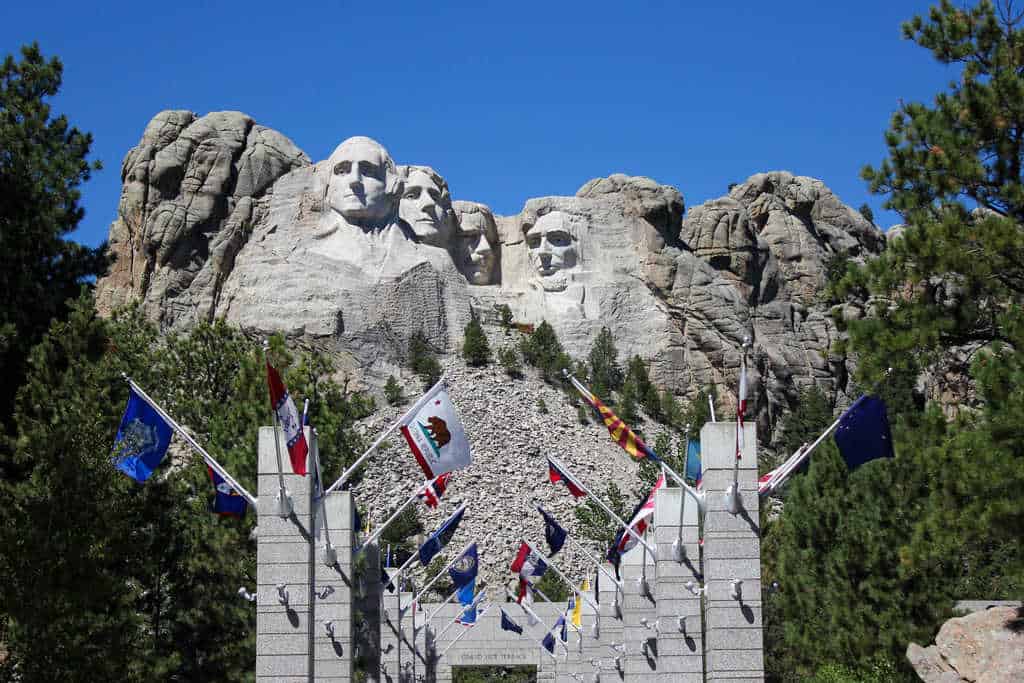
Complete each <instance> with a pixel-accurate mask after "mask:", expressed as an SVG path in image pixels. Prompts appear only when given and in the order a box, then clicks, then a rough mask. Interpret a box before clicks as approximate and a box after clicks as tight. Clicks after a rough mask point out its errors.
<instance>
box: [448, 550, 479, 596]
mask: <svg viewBox="0 0 1024 683" xmlns="http://www.w3.org/2000/svg"><path fill="white" fill-rule="evenodd" d="M477 567H478V563H477V555H476V543H474V544H473V545H471V546H469V548H467V549H466V552H464V553H462V555H461V556H460V557H459V559H457V560H455V562H454V563H453V564H452V566H451V567H449V568H448V576H450V577H451V580H452V584H453V585H454V586H455V587H456V588H459V589H462V588H465V587H466V586H469V585H471V584H475V583H476V574H477ZM460 595H461V593H460ZM469 596H470V599H471V600H472V598H473V591H470V592H469Z"/></svg>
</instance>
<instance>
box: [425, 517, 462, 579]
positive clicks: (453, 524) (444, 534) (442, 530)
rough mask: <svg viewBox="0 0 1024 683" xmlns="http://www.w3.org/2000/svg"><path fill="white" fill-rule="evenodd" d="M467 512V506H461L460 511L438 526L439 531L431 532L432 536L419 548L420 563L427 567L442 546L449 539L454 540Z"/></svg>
mask: <svg viewBox="0 0 1024 683" xmlns="http://www.w3.org/2000/svg"><path fill="white" fill-rule="evenodd" d="M465 512H466V508H464V507H461V508H459V510H458V512H456V513H455V514H454V515H452V516H451V517H449V518H448V519H446V520H444V522H442V523H441V526H440V527H438V528H437V531H435V532H434V533H432V534H430V538H428V539H427V540H426V541H424V542H423V545H421V546H420V549H419V555H420V564H422V565H423V566H424V567H426V566H427V565H428V564H430V561H431V560H432V559H434V555H437V554H438V553H439V552H441V549H442V548H444V547H445V546H446V545H448V541H450V540H452V536H454V535H455V531H456V529H458V528H459V522H461V521H462V515H463V514H464V513H465Z"/></svg>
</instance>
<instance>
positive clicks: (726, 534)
mask: <svg viewBox="0 0 1024 683" xmlns="http://www.w3.org/2000/svg"><path fill="white" fill-rule="evenodd" d="M745 429H746V431H745V432H744V444H745V447H744V451H743V453H742V455H743V458H742V460H741V461H740V466H739V491H740V501H741V504H740V510H739V513H738V514H732V513H730V512H729V506H728V502H727V501H726V499H725V496H724V491H725V490H726V489H727V488H728V487H729V486H730V485H731V484H732V482H733V466H734V463H735V459H736V423H734V422H715V423H711V422H709V423H707V424H706V425H704V428H703V429H702V430H701V432H700V442H701V456H702V458H703V468H704V482H703V488H704V490H705V491H707V492H708V497H707V510H708V512H707V518H706V519H705V522H704V574H705V576H704V581H705V585H706V586H707V593H706V595H705V627H706V633H705V642H706V643H707V646H706V656H707V680H709V681H719V680H729V681H734V682H735V681H763V680H764V651H763V637H762V621H761V618H762V616H761V615H762V613H761V541H760V535H761V528H760V521H759V515H758V496H757V432H756V429H755V426H754V425H753V424H748V425H745ZM734 580H740V581H742V584H741V586H740V591H741V595H740V596H739V597H738V598H737V597H734V596H733V595H732V592H733V590H734V587H733V581H734Z"/></svg>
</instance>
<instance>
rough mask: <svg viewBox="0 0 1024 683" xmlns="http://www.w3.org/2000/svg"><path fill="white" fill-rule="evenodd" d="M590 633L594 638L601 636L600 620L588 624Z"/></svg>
mask: <svg viewBox="0 0 1024 683" xmlns="http://www.w3.org/2000/svg"><path fill="white" fill-rule="evenodd" d="M590 634H591V635H592V636H594V640H598V639H599V638H600V637H601V622H600V621H599V620H597V619H595V620H594V623H593V624H592V625H591V626H590Z"/></svg>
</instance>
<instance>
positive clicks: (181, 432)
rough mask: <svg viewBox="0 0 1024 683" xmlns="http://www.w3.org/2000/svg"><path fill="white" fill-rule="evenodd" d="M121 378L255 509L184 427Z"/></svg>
mask: <svg viewBox="0 0 1024 683" xmlns="http://www.w3.org/2000/svg"><path fill="white" fill-rule="evenodd" d="M121 377H123V378H124V380H125V381H126V382H128V386H129V387H130V388H131V389H132V390H133V391H134V392H135V393H136V394H138V395H139V398H141V399H142V400H143V401H145V402H146V403H148V404H149V407H150V408H152V409H153V410H155V411H156V412H157V414H158V415H159V416H160V417H162V418H163V419H164V420H165V421H166V422H167V424H169V425H170V426H171V429H173V430H174V431H175V432H176V433H177V434H178V436H180V437H181V438H182V439H184V440H185V442H186V443H188V445H189V446H191V447H192V450H194V451H195V452H196V453H198V454H199V455H200V457H202V459H203V460H204V461H206V464H207V465H209V466H210V469H212V470H213V471H214V472H216V473H217V474H219V475H220V476H221V477H222V478H223V479H224V481H226V482H227V483H228V485H229V486H231V488H233V489H234V490H235V491H237V492H238V494H239V495H240V496H242V497H243V498H245V499H246V501H248V502H249V504H250V505H252V507H253V509H255V508H256V497H255V496H253V495H252V494H251V493H249V492H248V491H246V490H245V488H243V487H242V485H241V484H239V483H238V482H237V481H236V480H235V478H234V477H232V476H231V475H230V474H228V471H227V470H226V469H224V468H223V467H222V466H221V464H220V463H219V462H217V461H216V460H215V459H214V457H213V456H212V455H210V454H209V453H207V452H206V449H204V448H203V447H202V446H200V445H199V443H198V442H197V441H196V440H195V439H193V438H192V437H191V436H190V435H189V433H188V432H186V431H185V428H184V427H182V426H181V425H180V424H178V423H177V421H175V419H174V418H172V417H171V416H170V415H169V414H168V413H167V411H166V410H164V409H163V408H161V407H160V406H159V405H158V404H157V402H156V401H154V400H153V399H152V398H150V397H149V394H147V393H146V392H145V391H143V390H142V387H140V386H139V385H138V384H136V383H135V382H134V380H132V379H131V378H130V377H129V376H128V375H126V374H125V373H123V372H122V373H121Z"/></svg>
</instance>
